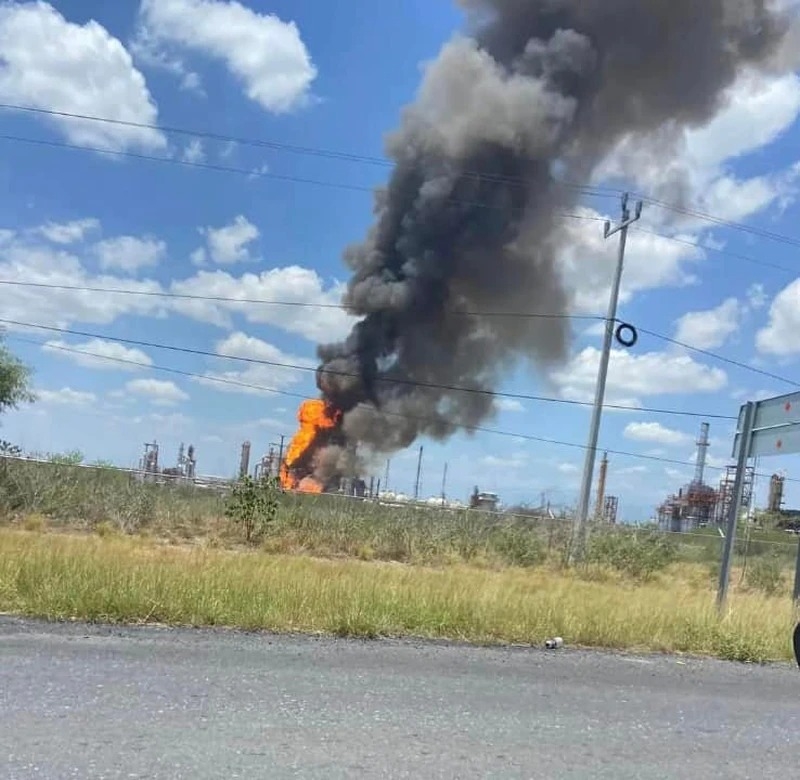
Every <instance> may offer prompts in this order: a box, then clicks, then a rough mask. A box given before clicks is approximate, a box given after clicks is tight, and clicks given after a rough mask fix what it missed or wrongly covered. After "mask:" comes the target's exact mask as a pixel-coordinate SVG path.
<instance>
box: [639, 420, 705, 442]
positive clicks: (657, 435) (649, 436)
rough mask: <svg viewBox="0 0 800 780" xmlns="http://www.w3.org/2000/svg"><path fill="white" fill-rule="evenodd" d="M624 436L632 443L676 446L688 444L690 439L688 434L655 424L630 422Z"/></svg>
mask: <svg viewBox="0 0 800 780" xmlns="http://www.w3.org/2000/svg"><path fill="white" fill-rule="evenodd" d="M624 436H625V437H626V438H628V439H633V440H634V441H644V442H649V443H656V444H665V445H670V446H678V445H684V444H689V443H690V442H691V441H692V437H691V436H690V435H689V434H688V433H683V432H681V431H676V430H673V429H672V428H666V427H665V426H663V425H661V423H657V422H632V423H628V425H627V426H626V427H625V431H624Z"/></svg>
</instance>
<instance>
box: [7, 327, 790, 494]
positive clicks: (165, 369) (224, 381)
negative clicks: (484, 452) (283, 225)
mask: <svg viewBox="0 0 800 780" xmlns="http://www.w3.org/2000/svg"><path fill="white" fill-rule="evenodd" d="M9 338H11V339H12V340H14V341H20V342H23V343H28V344H34V345H37V346H39V347H44V346H47V348H48V349H55V350H58V351H61V352H67V353H72V354H77V355H84V356H87V357H91V358H93V359H97V360H106V361H109V362H113V363H120V364H124V365H130V366H136V367H139V368H143V369H147V370H151V371H159V372H162V373H168V374H173V375H177V376H183V377H188V378H191V379H196V380H200V381H203V382H211V383H216V384H221V385H230V386H234V387H241V388H247V389H250V390H257V391H260V392H266V393H271V394H275V395H280V396H283V397H288V398H296V399H298V400H301V401H305V400H308V396H306V395H302V394H300V393H293V392H291V391H288V390H280V389H277V388H270V387H264V386H263V385H257V384H254V383H250V382H240V381H237V380H234V379H230V378H228V377H214V376H208V375H205V374H198V373H196V372H192V371H184V370H182V369H176V368H172V367H169V366H160V365H157V364H151V363H144V362H142V361H137V360H131V359H128V358H120V357H113V356H110V355H98V354H96V353H94V352H90V351H88V350H82V349H75V348H72V347H65V346H62V345H49V344H47V342H42V341H37V340H36V339H28V338H25V337H24V336H17V335H12V336H10V337H9ZM361 406H364V407H365V408H371V407H369V406H368V405H367V404H361ZM381 414H383V415H386V416H388V417H398V418H401V419H407V420H415V421H418V422H422V423H433V422H436V421H435V420H433V419H432V418H430V417H424V416H420V415H411V414H406V413H404V412H391V411H388V410H381ZM459 428H460V429H461V430H463V431H465V432H468V433H486V434H490V435H493V436H500V437H506V438H512V439H517V440H523V441H529V442H535V443H539V444H551V445H554V446H558V447H565V448H570V449H577V450H583V451H585V450H587V449H589V448H588V446H587V445H586V444H577V443H575V442H568V441H563V440H560V439H551V438H546V437H543V436H534V435H532V434H525V433H520V432H517V431H504V430H501V429H497V428H489V427H486V426H480V425H461V426H459ZM598 450H602V451H604V452H607V453H608V454H610V455H618V456H620V457H625V458H633V459H637V460H646V461H650V462H656V463H664V464H668V465H675V466H681V467H683V468H688V467H689V466H690V465H691V463H689V462H687V461H682V460H677V459H675V458H664V457H661V456H657V455H645V454H642V453H638V452H628V451H625V450H615V449H609V448H606V447H598ZM706 468H707V469H709V470H711V471H719V472H723V471H725V470H726V469H725V468H724V467H721V466H711V465H707V466H706ZM758 476H762V477H764V476H765V475H758ZM786 481H787V482H800V479H792V478H789V477H787V478H786Z"/></svg>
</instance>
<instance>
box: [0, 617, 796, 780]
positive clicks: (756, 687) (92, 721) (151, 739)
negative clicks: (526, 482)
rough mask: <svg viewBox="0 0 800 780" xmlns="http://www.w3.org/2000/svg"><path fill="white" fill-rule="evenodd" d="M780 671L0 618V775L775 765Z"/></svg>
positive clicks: (790, 700) (760, 768)
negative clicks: (58, 623)
mask: <svg viewBox="0 0 800 780" xmlns="http://www.w3.org/2000/svg"><path fill="white" fill-rule="evenodd" d="M798 774H800V671H799V670H798V669H797V667H796V666H791V665H789V664H785V665H778V666H770V667H756V666H743V665H737V664H728V663H721V662H715V661H699V660H679V659H676V658H672V657H654V658H646V657H625V656H622V655H616V654H605V653H589V652H583V651H573V650H570V649H569V648H564V649H561V650H555V651H550V652H548V651H544V650H542V651H539V650H529V649H528V650H526V649H514V648H511V649H502V650H496V649H491V650H489V649H482V648H469V647H464V646H454V645H443V644H423V643H415V642H394V641H392V642H358V641H346V640H334V639H315V638H298V637H288V638H279V637H274V636H267V635H247V634H240V633H231V632H223V631H189V630H168V629H151V628H146V629H113V628H97V627H87V626H82V625H54V626H48V625H46V624H40V623H35V622H27V621H20V620H15V619H10V618H0V776H1V777H2V778H6V779H7V780H22V779H23V778H25V779H26V780H27V778H57V779H58V780H61V778H82V779H83V778H87V779H90V778H91V779H94V778H187V779H188V778H192V780H194V779H195V778H198V779H200V778H225V779H226V780H227V778H270V780H272V778H275V780H279V779H280V778H289V777H302V778H324V779H325V780H335V779H337V778H373V777H388V778H425V779H427V778H614V780H623V779H624V778H631V779H633V778H635V779H636V780H644V779H645V778H658V780H665V778H681V780H686V779H687V778H691V780H697V778H725V779H726V780H727V779H728V778H761V777H766V778H773V777H774V778H790V777H797V776H798Z"/></svg>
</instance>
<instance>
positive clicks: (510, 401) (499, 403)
mask: <svg viewBox="0 0 800 780" xmlns="http://www.w3.org/2000/svg"><path fill="white" fill-rule="evenodd" d="M494 405H495V408H496V409H497V410H499V411H501V412H524V411H525V407H524V406H523V405H522V403H521V402H520V401H518V400H517V399H516V398H495V401H494Z"/></svg>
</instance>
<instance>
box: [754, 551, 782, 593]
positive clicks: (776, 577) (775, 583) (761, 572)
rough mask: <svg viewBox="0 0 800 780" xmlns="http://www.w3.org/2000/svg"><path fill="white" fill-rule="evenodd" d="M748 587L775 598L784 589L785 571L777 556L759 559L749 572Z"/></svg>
mask: <svg viewBox="0 0 800 780" xmlns="http://www.w3.org/2000/svg"><path fill="white" fill-rule="evenodd" d="M747 587H748V588H751V589H753V590H760V591H762V592H764V593H766V594H767V595H768V596H774V595H775V594H776V593H777V592H778V591H779V590H780V589H781V588H782V587H783V571H782V570H781V562H780V560H779V559H778V557H777V556H776V555H770V556H763V557H759V558H757V559H756V560H754V561H753V562H752V564H751V565H750V568H749V569H748V570H747Z"/></svg>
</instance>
